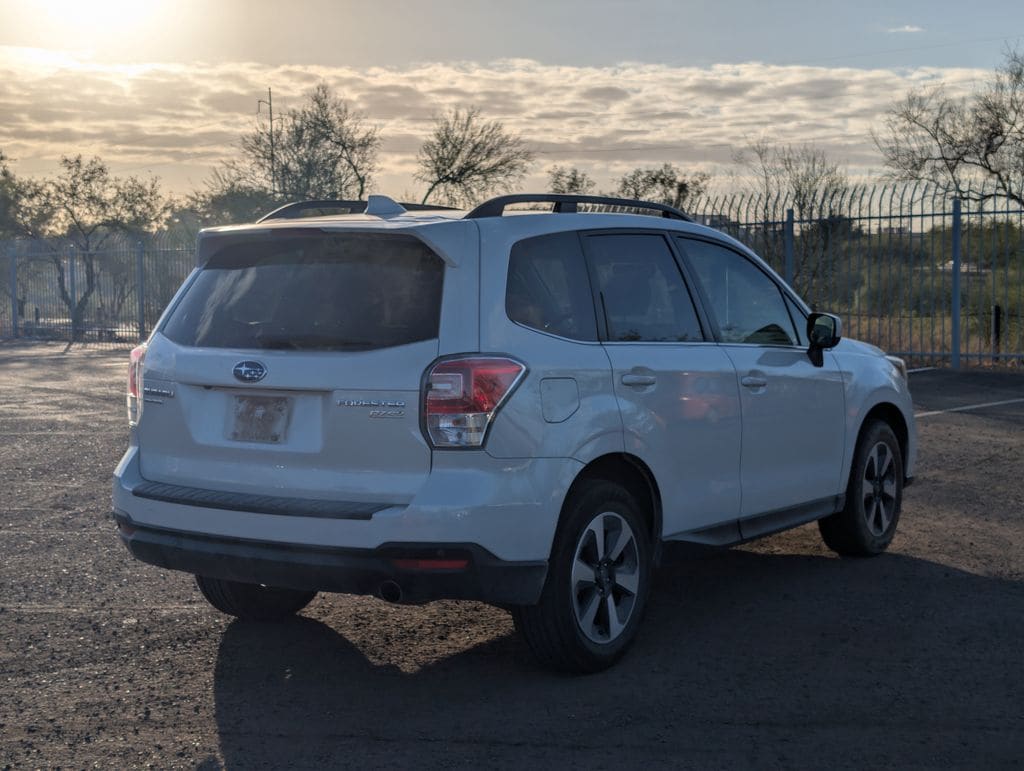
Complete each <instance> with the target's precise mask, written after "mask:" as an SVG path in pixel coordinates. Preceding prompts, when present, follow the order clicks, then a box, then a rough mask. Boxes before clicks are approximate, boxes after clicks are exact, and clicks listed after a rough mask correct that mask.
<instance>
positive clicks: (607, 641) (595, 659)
mask: <svg viewBox="0 0 1024 771" xmlns="http://www.w3.org/2000/svg"><path fill="white" fill-rule="evenodd" d="M568 507H569V508H568V511H567V516H566V518H565V520H564V521H563V523H562V525H561V527H560V529H559V531H558V533H557V534H556V536H555V544H554V548H553V549H552V554H551V563H550V566H549V568H548V579H547V582H546V583H545V586H544V591H543V593H542V595H541V600H540V602H539V603H538V604H537V605H531V606H522V607H519V608H516V609H515V611H514V615H515V617H516V626H517V628H518V629H519V630H520V631H521V632H522V634H523V637H524V638H525V639H526V642H527V644H528V645H529V647H530V649H531V650H532V652H533V654H534V656H535V657H536V658H537V660H538V661H540V663H541V664H543V665H545V666H547V667H550V668H552V669H557V670H560V671H567V672H597V671H599V670H602V669H605V668H607V667H609V666H611V665H612V664H614V663H615V661H617V660H618V659H619V657H621V656H622V654H623V653H625V651H626V649H627V648H628V647H629V645H630V643H632V641H633V638H634V637H635V636H636V631H637V628H638V626H639V624H640V618H641V616H642V615H643V610H644V606H645V604H646V602H647V595H648V593H649V590H650V580H651V579H650V576H651V544H650V535H649V533H648V530H647V527H646V524H645V522H644V519H643V518H642V517H641V515H640V511H639V507H638V506H637V503H636V501H635V499H634V498H633V497H632V496H631V495H630V494H629V493H628V492H627V491H626V490H625V489H624V488H622V487H621V486H619V485H617V484H614V483H612V482H604V481H594V482H589V483H587V484H586V485H585V486H583V487H582V488H581V489H580V490H579V491H578V492H577V493H575V494H574V496H573V498H572V500H570V501H569V503H568Z"/></svg>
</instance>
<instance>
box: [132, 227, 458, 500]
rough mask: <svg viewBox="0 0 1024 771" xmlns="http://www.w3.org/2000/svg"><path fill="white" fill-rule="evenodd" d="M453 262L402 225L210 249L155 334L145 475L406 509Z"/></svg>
mask: <svg viewBox="0 0 1024 771" xmlns="http://www.w3.org/2000/svg"><path fill="white" fill-rule="evenodd" d="M444 279H445V263H444V261H443V260H442V259H441V257H440V256H438V255H437V254H436V253H435V252H433V251H432V250H431V249H430V248H429V247H427V246H426V245H425V244H424V243H423V242H422V241H420V240H418V239H417V238H415V237H413V236H412V235H407V234H394V233H383V232H377V233H339V232H333V233H332V232H323V231H319V230H309V231H303V230H291V231H288V232H285V233H283V234H282V233H281V232H280V231H277V232H273V231H272V232H270V233H266V232H264V233H262V234H253V235H252V237H251V238H244V237H243V238H239V237H237V236H234V237H232V238H231V239H229V240H228V241H227V243H226V244H225V245H224V246H223V248H220V249H218V250H215V251H214V252H213V254H212V256H211V257H210V258H209V260H208V261H207V262H206V264H205V265H204V266H203V268H202V269H201V270H200V271H199V272H198V274H197V275H196V276H195V279H194V281H193V282H192V284H191V285H190V286H189V288H188V290H187V291H186V292H185V294H184V296H183V297H182V299H181V300H180V301H179V303H178V304H177V305H176V306H175V307H174V308H173V309H172V310H171V311H170V313H169V314H168V315H167V318H166V321H165V322H164V323H163V325H162V327H161V328H160V329H159V330H158V332H157V334H156V335H155V336H154V338H153V340H152V341H151V343H150V349H149V351H148V353H147V357H146V369H145V380H144V393H145V406H144V410H143V415H142V419H141V421H140V424H139V428H138V436H139V446H140V462H141V472H142V475H143V477H145V478H146V479H148V480H151V481H155V482H165V483H171V484H178V485H183V486H188V487H197V488H202V489H211V490H222V491H232V492H245V493H253V494H264V495H278V496H288V497H307V498H329V499H334V500H352V501H365V502H387V503H401V502H405V501H407V500H409V499H410V498H411V497H412V495H413V494H415V492H416V490H417V489H418V488H419V486H420V485H421V484H422V482H423V480H424V479H425V477H426V474H427V473H428V471H429V468H430V451H429V448H428V447H427V445H426V443H425V442H424V439H423V437H422V434H421V431H420V426H419V389H420V378H421V376H422V374H423V371H424V369H425V368H426V367H427V365H428V364H429V363H430V362H431V361H433V359H434V358H436V357H437V355H438V329H439V324H440V314H441V306H442V295H443V291H444Z"/></svg>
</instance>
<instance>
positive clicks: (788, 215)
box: [784, 209, 793, 286]
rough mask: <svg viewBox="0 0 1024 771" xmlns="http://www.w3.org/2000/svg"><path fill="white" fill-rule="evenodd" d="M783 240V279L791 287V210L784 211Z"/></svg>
mask: <svg viewBox="0 0 1024 771" xmlns="http://www.w3.org/2000/svg"><path fill="white" fill-rule="evenodd" d="M784 238H785V249H786V264H785V279H786V283H787V284H789V285H790V286H793V210H792V209H786V226H785V232H784Z"/></svg>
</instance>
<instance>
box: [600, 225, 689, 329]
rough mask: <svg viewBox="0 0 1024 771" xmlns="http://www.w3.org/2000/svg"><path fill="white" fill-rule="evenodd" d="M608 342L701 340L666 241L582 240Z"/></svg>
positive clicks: (646, 237) (638, 237)
mask: <svg viewBox="0 0 1024 771" xmlns="http://www.w3.org/2000/svg"><path fill="white" fill-rule="evenodd" d="M585 248H586V251H587V259H588V260H589V261H590V266H591V271H592V274H593V276H594V277H595V280H596V282H597V289H598V293H599V298H600V307H601V311H602V312H603V313H604V316H605V320H606V322H607V326H608V340H609V341H611V342H638V341H644V342H658V343H665V342H694V341H701V340H703V339H704V336H703V334H702V333H701V328H700V322H699V321H698V320H697V312H696V310H695V309H694V306H693V300H692V299H691V298H690V293H689V291H688V290H687V288H686V284H685V283H684V282H683V277H682V275H681V274H680V272H679V267H678V266H677V265H676V261H675V258H674V257H673V256H672V251H671V249H670V248H669V245H668V242H667V241H666V240H665V238H664V237H662V236H660V235H657V234H647V233H623V234H604V233H602V234H599V235H591V236H587V237H586V239H585Z"/></svg>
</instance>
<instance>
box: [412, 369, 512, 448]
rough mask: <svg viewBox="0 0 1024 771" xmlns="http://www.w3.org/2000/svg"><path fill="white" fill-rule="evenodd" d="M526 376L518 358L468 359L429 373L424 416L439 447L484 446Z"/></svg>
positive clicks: (431, 439)
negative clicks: (490, 429) (497, 415)
mask: <svg viewBox="0 0 1024 771" xmlns="http://www.w3.org/2000/svg"><path fill="white" fill-rule="evenodd" d="M525 373H526V367H524V366H523V365H522V364H520V363H519V362H518V361H515V360H514V359H506V358H503V357H494V356H466V357H462V358H458V359H446V360H444V361H441V362H438V363H437V364H435V365H434V366H432V367H431V368H430V369H429V370H428V371H427V377H426V381H425V386H424V388H425V393H424V395H423V414H424V417H425V421H426V425H427V433H428V435H429V438H430V441H431V443H432V444H433V445H434V446H435V447H481V446H482V445H483V443H484V439H485V437H486V435H487V427H488V426H489V425H490V423H491V420H493V419H494V415H495V413H496V412H497V411H498V409H499V408H500V407H501V405H502V403H503V402H504V401H505V399H506V398H508V396H509V394H510V393H511V392H512V390H513V389H514V388H515V386H516V384H517V383H518V382H519V380H520V379H521V378H522V376H523V375H524V374H525Z"/></svg>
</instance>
